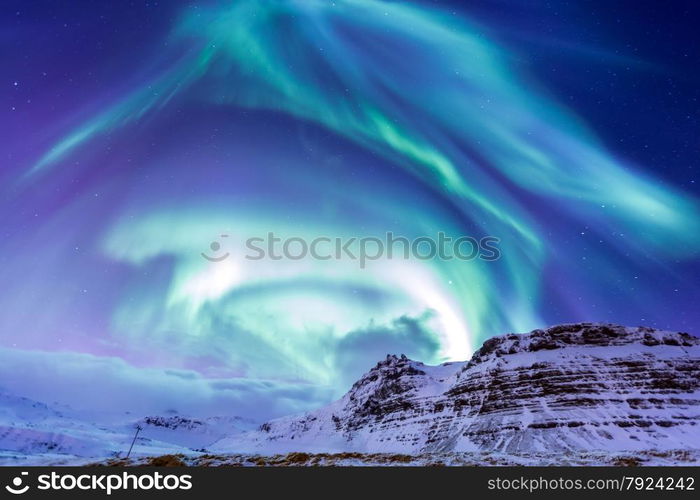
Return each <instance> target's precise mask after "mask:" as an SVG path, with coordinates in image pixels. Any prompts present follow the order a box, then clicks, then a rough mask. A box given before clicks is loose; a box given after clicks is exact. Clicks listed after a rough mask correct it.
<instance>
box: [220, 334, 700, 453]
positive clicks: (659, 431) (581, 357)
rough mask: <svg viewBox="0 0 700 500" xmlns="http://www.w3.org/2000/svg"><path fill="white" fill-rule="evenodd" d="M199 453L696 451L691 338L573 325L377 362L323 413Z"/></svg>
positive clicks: (696, 389)
mask: <svg viewBox="0 0 700 500" xmlns="http://www.w3.org/2000/svg"><path fill="white" fill-rule="evenodd" d="M210 449H212V450H215V451H219V452H234V451H235V452H241V451H248V452H257V453H278V452H289V451H310V452H338V451H361V452H402V453H409V454H416V453H425V452H448V451H496V452H504V453H521V452H545V453H546V452H549V453H561V452H566V451H582V450H585V451H590V450H607V451H617V450H669V449H700V339H698V338H696V337H693V336H691V335H689V334H686V333H677V332H666V331H658V330H654V329H651V328H645V327H639V328H626V327H621V326H617V325H609V324H592V323H581V324H570V325H561V326H555V327H552V328H549V329H546V330H535V331H533V332H530V333H528V334H523V335H515V334H509V335H503V336H500V337H494V338H491V339H489V340H487V341H486V342H485V343H484V344H483V346H482V347H481V348H480V349H479V350H478V351H477V352H476V353H475V354H474V356H473V357H472V359H471V360H469V361H467V362H462V363H447V364H443V365H440V366H426V365H424V364H423V363H420V362H417V361H412V360H410V359H407V358H406V357H405V356H401V357H397V356H387V358H386V359H385V360H383V361H381V362H379V363H378V364H377V365H376V366H375V367H374V368H372V369H371V370H370V371H369V372H367V373H366V374H365V375H364V376H363V377H362V378H360V380H358V381H357V382H356V383H355V384H354V385H353V387H352V388H351V389H350V391H349V392H348V393H347V394H346V395H345V396H344V397H343V398H342V399H340V400H338V401H336V402H334V403H332V404H330V405H329V406H326V407H324V408H321V409H319V410H316V411H312V412H310V413H307V414H305V415H302V416H294V417H285V418H280V419H276V420H273V421H270V422H267V423H265V424H263V425H262V426H261V427H260V429H259V430H257V431H255V432H250V433H246V434H243V435H237V436H232V437H227V438H225V439H222V440H221V441H219V442H218V443H216V444H215V445H213V446H212V447H210Z"/></svg>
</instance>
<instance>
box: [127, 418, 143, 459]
mask: <svg viewBox="0 0 700 500" xmlns="http://www.w3.org/2000/svg"><path fill="white" fill-rule="evenodd" d="M140 431H141V426H140V425H138V424H137V425H136V434H134V440H133V441H131V446H129V452H128V453H127V454H126V458H129V455H131V450H132V449H133V448H134V443H135V442H136V438H137V437H138V436H139V432H140Z"/></svg>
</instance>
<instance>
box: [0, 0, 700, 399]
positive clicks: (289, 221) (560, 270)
mask: <svg viewBox="0 0 700 500" xmlns="http://www.w3.org/2000/svg"><path fill="white" fill-rule="evenodd" d="M485 33H486V30H484V29H483V27H481V26H479V25H477V24H475V23H472V22H471V21H470V20H468V19H465V18H464V17H460V16H456V15H453V14H452V13H446V12H444V11H442V10H439V9H434V8H428V7H424V6H418V5H410V4H408V3H405V2H384V1H377V0H347V1H342V0H338V1H335V2H330V1H326V0H298V1H269V2H260V1H257V0H238V1H234V2H227V3H218V4H214V5H213V6H207V7H203V6H198V7H193V8H189V9H186V10H185V11H183V12H182V15H181V16H180V17H179V19H178V20H177V21H176V22H175V23H174V27H173V28H172V30H171V31H170V34H169V35H168V39H167V40H164V41H163V44H162V47H163V49H162V50H161V51H160V52H159V53H158V54H152V55H151V56H150V57H152V58H153V61H152V67H154V68H155V67H157V68H161V69H159V70H158V74H157V75H156V76H153V77H152V78H150V79H143V78H141V80H140V81H139V83H138V85H134V88H131V89H129V90H127V91H123V90H122V91H120V92H122V94H123V95H121V96H119V95H117V96H116V97H115V96H114V94H113V95H112V98H111V101H112V104H109V105H104V104H100V105H92V106H91V107H88V106H86V108H90V109H93V110H94V109H95V108H97V107H102V108H103V109H101V110H98V111H97V112H95V113H94V114H93V116H92V117H90V116H87V118H85V119H83V120H82V122H76V120H73V125H68V126H67V127H66V130H65V131H64V132H65V133H64V135H63V136H62V137H60V138H59V139H58V140H57V141H56V142H55V144H53V145H52V146H51V147H50V148H49V149H48V150H47V152H46V153H45V154H43V155H41V156H40V157H39V158H38V159H37V161H36V162H35V164H33V165H31V166H29V167H28V168H26V170H25V171H24V172H23V173H22V175H21V176H18V180H17V182H16V183H15V184H14V185H13V186H12V187H11V190H12V193H13V196H14V197H15V198H14V200H13V201H12V203H15V204H21V203H22V201H20V200H22V199H23V193H25V192H26V191H27V190H31V189H43V190H45V191H46V192H45V194H43V195H36V194H35V195H33V196H34V197H33V198H31V199H36V198H37V197H38V198H39V199H42V198H41V196H45V197H46V202H47V204H48V203H49V200H50V204H51V206H54V207H57V208H56V209H55V210H54V211H53V212H52V213H51V215H50V216H48V217H46V218H44V219H42V221H41V222H35V224H36V226H35V227H33V229H34V230H33V231H31V234H27V235H26V236H25V237H23V238H19V237H18V238H17V241H15V242H14V245H11V247H12V248H9V247H8V249H7V252H6V259H5V261H6V262H10V263H11V264H12V265H9V266H7V267H6V269H5V271H3V272H4V274H5V278H6V279H7V280H14V279H21V281H22V283H23V286H24V287H26V289H27V290H32V292H31V293H28V294H20V295H16V296H13V297H12V298H8V297H5V299H4V302H5V305H6V307H10V308H11V309H7V310H12V311H15V312H16V314H13V317H15V318H23V317H24V318H26V317H27V315H31V314H34V315H35V317H36V316H37V314H36V313H35V312H34V313H32V312H31V311H34V309H33V305H34V304H36V302H37V301H42V302H43V303H46V304H47V305H46V307H44V308H43V310H42V311H41V314H38V317H36V319H35V321H34V322H33V323H34V326H33V329H32V331H31V332H30V333H28V334H27V335H28V337H27V338H28V339H30V340H27V341H26V342H27V343H26V345H25V347H28V348H35V347H37V346H41V347H42V348H48V349H49V350H51V348H52V346H53V347H55V346H54V343H55V342H57V341H56V340H55V339H54V337H55V333H54V332H52V333H51V334H49V331H51V329H52V328H53V327H54V326H55V325H57V324H61V323H62V322H64V323H65V318H73V319H72V320H71V322H72V323H71V327H70V328H65V329H64V336H65V337H72V338H73V342H72V343H71V342H70V341H67V340H66V339H65V338H64V339H62V342H63V344H62V346H63V347H64V348H65V346H66V344H70V345H69V348H70V349H72V350H74V351H80V352H89V353H93V354H108V355H111V356H120V357H123V358H125V359H128V360H129V361H130V362H133V363H135V364H140V365H145V366H161V367H162V366H166V367H170V368H173V369H183V370H193V371H194V372H198V373H199V374H200V375H204V376H207V377H213V378H216V377H224V378H226V377H228V378H236V379H246V380H251V381H256V383H258V382H259V381H260V380H284V381H287V382H289V383H295V381H298V382H299V383H304V384H312V385H313V384H315V385H318V386H323V387H332V388H333V391H332V392H334V394H335V393H337V391H341V390H343V389H345V388H347V383H348V382H349V381H350V380H352V378H353V377H355V376H356V375H357V373H358V371H362V370H363V369H366V368H367V367H368V366H369V365H371V364H373V363H375V362H376V359H377V358H378V357H379V356H382V355H384V354H386V352H388V351H394V350H395V351H400V352H406V353H407V354H408V355H411V356H415V357H418V358H421V359H423V360H425V361H428V362H438V361H444V360H451V359H464V358H466V357H468V356H469V355H470V354H471V351H472V350H473V349H474V348H475V347H477V345H478V344H479V343H480V342H481V341H483V340H484V339H485V338H488V337H489V336H491V335H494V334H498V333H503V332H508V331H525V330H528V329H532V328H536V327H541V326H544V325H545V324H547V323H548V322H552V320H560V319H562V318H563V319H570V320H572V321H574V320H591V321H598V320H613V321H614V320H616V319H617V316H616V312H617V311H615V310H603V309H602V308H601V300H600V297H601V295H602V292H601V291H602V290H607V291H608V292H610V290H614V291H615V297H617V300H618V302H617V303H621V302H623V301H624V303H626V304H627V307H628V309H629V310H631V311H640V310H643V309H645V308H649V302H650V300H653V299H650V298H649V297H650V295H649V293H650V292H649V291H645V290H641V289H640V290H638V291H637V292H631V291H629V290H628V289H626V288H625V286H624V285H625V282H626V281H627V277H628V276H632V275H634V274H639V273H646V274H647V275H648V274H653V273H664V272H667V271H666V270H667V269H668V265H669V264H670V263H672V262H676V261H679V260H683V259H693V258H695V257H696V256H697V251H698V244H699V243H700V240H699V238H700V230H699V229H700V228H699V227H698V220H699V218H698V214H699V213H698V206H697V202H696V201H695V200H694V199H691V198H690V197H689V196H686V195H684V194H683V193H681V192H679V191H676V190H674V189H671V188H668V187H664V186H663V185H662V184H661V183H659V182H658V181H655V180H654V179H653V178H651V177H650V176H648V174H644V173H643V171H642V169H641V168H638V167H637V166H635V165H632V164H631V163H628V162H625V161H624V160H621V159H620V158H616V157H614V156H613V155H612V154H611V153H610V152H608V151H606V148H605V147H604V146H603V145H602V143H601V142H600V141H599V140H598V139H597V138H596V136H595V134H594V133H593V132H592V131H591V130H590V129H589V128H588V127H587V126H586V125H585V124H584V123H583V121H582V120H581V119H579V118H578V117H577V116H576V115H575V114H574V113H573V112H571V111H570V110H567V109H566V108H565V107H564V106H562V105H560V104H559V103H557V102H556V100H555V99H554V98H553V97H552V96H550V95H548V94H546V93H545V91H544V90H542V87H541V86H540V85H538V84H537V83H536V82H535V81H533V79H531V78H529V77H528V75H527V73H526V71H524V70H523V69H522V67H521V66H520V65H519V64H518V63H517V62H516V61H515V58H514V57H512V54H510V53H509V52H508V50H506V49H505V48H503V47H501V46H499V45H498V44H497V43H495V42H494V41H492V40H489V38H488V36H487V35H486V34H485ZM163 68H164V69H163ZM122 89H123V87H122ZM115 94H118V92H115ZM88 115H89V113H88ZM83 116H86V115H85V114H84V115H83ZM211 116H215V117H216V119H215V120H213V122H212V120H211V119H209V118H208V117H211ZM170 128H172V130H173V132H172V136H168V133H167V131H168V130H169V129H170ZM285 131H286V132H287V133H284V132H285ZM147 144H153V145H154V146H153V147H152V148H150V149H148V148H145V147H144V146H143V145H147ZM145 149H148V152H147V153H145V152H144V150H145ZM115 151H116V152H115ZM76 179H77V180H78V181H80V182H79V184H80V185H81V186H83V188H82V189H70V186H71V185H75V183H76ZM42 186H43V188H42ZM53 188H56V190H57V191H58V190H60V189H62V192H63V193H66V192H69V193H70V195H66V194H63V195H62V197H61V199H60V202H59V201H57V200H56V198H55V195H54V194H52V193H51V192H50V191H51V190H52V189H53ZM8 189H10V188H8ZM98 194H99V196H98ZM76 221H77V222H78V224H76ZM270 231H274V232H276V233H277V234H279V235H297V236H298V235H300V236H308V237H310V238H311V237H314V236H317V235H334V236H338V235H340V236H342V235H348V236H376V235H381V234H384V233H385V232H386V231H393V232H395V233H397V234H402V235H405V236H407V237H415V236H419V235H426V234H427V235H434V234H435V233H436V232H437V231H445V232H446V233H448V234H450V235H452V236H454V237H458V236H461V235H464V234H474V235H494V236H497V237H498V238H500V240H501V243H500V247H501V250H502V258H501V259H500V260H499V261H498V262H479V261H474V262H469V263H465V262H462V261H441V260H438V259H435V260H429V261H421V260H415V259H414V260H396V259H395V260H391V261H385V260H381V261H377V262H372V263H371V265H370V266H369V267H368V268H367V269H364V270H361V269H359V268H358V266H357V263H356V262H344V261H332V262H325V261H323V262H321V261H303V262H296V261H295V262H289V261H269V260H268V261H261V262H256V263H251V262H248V261H246V260H244V259H243V258H242V252H240V251H239V250H240V249H238V250H237V249H236V248H231V249H230V250H231V252H232V257H231V258H230V259H228V260H226V261H225V262H223V263H220V264H216V265H213V264H211V263H208V262H206V261H204V260H203V259H202V258H201V257H200V253H201V251H202V250H204V249H206V247H207V245H208V244H209V242H210V241H212V240H215V239H216V238H217V237H218V236H219V235H220V234H223V233H227V234H231V235H232V240H235V239H236V238H238V239H239V240H240V238H245V237H248V236H257V235H264V234H266V233H268V232H270ZM580 233H587V234H588V235H590V242H589V243H587V244H585V245H583V244H581V243H580V240H576V236H578V235H579V234H580ZM47 240H50V241H52V247H51V250H44V252H43V254H42V258H41V261H40V263H38V264H37V260H36V259H35V258H32V257H31V256H29V255H26V254H23V253H22V252H21V251H18V250H17V249H18V248H20V247H21V246H25V245H33V244H37V243H38V242H39V241H47ZM570 240H574V241H575V242H574V243H571V242H570ZM584 247H585V248H584ZM75 248H82V249H84V252H86V253H87V255H86V254H84V253H81V255H82V258H81V259H76V258H73V257H69V256H73V254H74V250H75ZM10 251H11V253H10ZM4 253H5V252H4ZM679 279H680V278H679ZM85 282H89V286H87V285H84V283H85ZM71 284H72V285H75V286H72V285H71ZM81 292H85V294H90V296H91V297H97V298H94V299H92V300H82V301H79V300H78V299H76V298H75V297H76V296H81V295H80V294H81ZM19 321H20V320H19V319H17V322H19ZM4 322H5V328H6V330H7V331H9V329H10V328H16V327H17V325H16V324H13V323H12V321H11V320H9V319H6V320H4ZM95 330H97V331H95ZM49 335H52V339H53V340H48V339H47V337H48V336H49ZM31 339H34V342H35V343H34V344H31ZM47 346H48V347H47ZM56 346H57V344H56ZM105 346H107V347H105ZM56 349H58V347H56ZM288 397H289V398H292V399H293V398H294V397H295V396H293V395H289V396H288ZM324 397H325V396H324ZM302 406H303V405H302Z"/></svg>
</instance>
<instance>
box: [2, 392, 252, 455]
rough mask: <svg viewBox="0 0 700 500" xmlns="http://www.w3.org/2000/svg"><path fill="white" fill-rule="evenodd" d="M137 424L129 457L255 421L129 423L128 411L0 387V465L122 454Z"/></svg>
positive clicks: (183, 449)
mask: <svg viewBox="0 0 700 500" xmlns="http://www.w3.org/2000/svg"><path fill="white" fill-rule="evenodd" d="M115 421H116V422H117V423H112V422H115ZM95 422H101V423H100V424H98V423H95ZM106 422H109V423H106ZM137 424H138V425H140V426H141V427H142V430H141V431H140V433H139V437H138V439H137V441H136V443H135V444H134V450H133V455H134V456H145V455H163V454H167V453H192V451H193V450H192V449H197V448H204V447H206V446H207V445H209V444H211V443H213V442H215V441H217V440H218V439H221V438H222V437H224V436H227V435H228V436H230V435H235V434H236V433H238V432H242V431H244V430H249V429H251V428H252V427H253V425H254V424H253V423H252V422H249V421H247V420H244V419H241V418H238V417H210V418H206V419H193V418H188V417H183V416H180V415H167V416H150V417H145V418H143V419H140V420H138V421H136V422H134V421H133V418H130V417H129V416H128V415H122V416H118V415H117V416H115V415H110V416H109V418H105V416H104V415H86V414H84V413H78V412H74V411H72V410H71V409H69V408H61V409H56V408H53V407H50V406H48V405H46V404H44V403H41V402H38V401H33V400H31V399H27V398H23V397H19V396H15V395H12V394H9V393H7V392H0V465H22V464H29V465H41V464H61V463H66V464H71V463H79V462H81V461H84V460H81V459H84V458H99V459H103V458H106V457H116V456H118V455H122V456H123V455H124V454H125V453H126V451H127V450H128V449H129V446H130V445H131V442H132V440H133V437H134V433H135V425H137Z"/></svg>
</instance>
